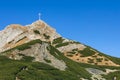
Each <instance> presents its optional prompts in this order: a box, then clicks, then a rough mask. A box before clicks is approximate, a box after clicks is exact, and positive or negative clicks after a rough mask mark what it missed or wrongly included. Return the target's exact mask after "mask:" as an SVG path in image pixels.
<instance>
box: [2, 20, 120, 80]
mask: <svg viewBox="0 0 120 80" xmlns="http://www.w3.org/2000/svg"><path fill="white" fill-rule="evenodd" d="M0 55H1V56H0V80H113V79H115V78H117V80H120V74H119V73H120V59H119V58H115V57H111V56H109V55H105V54H103V53H101V52H99V51H97V50H96V49H93V48H91V47H90V46H87V45H84V44H82V43H80V42H76V41H73V40H68V39H66V38H63V37H62V36H61V35H59V34H58V33H57V32H56V30H55V29H53V28H52V27H50V26H49V25H48V24H46V23H45V22H44V21H42V20H38V21H36V22H34V23H32V24H30V25H26V26H22V25H18V24H12V25H9V26H7V27H6V28H5V29H4V30H2V31H0Z"/></svg>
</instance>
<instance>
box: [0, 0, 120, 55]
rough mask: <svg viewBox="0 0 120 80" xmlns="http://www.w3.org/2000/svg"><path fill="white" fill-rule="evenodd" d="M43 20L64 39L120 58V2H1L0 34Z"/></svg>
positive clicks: (99, 0) (11, 0)
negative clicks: (6, 28) (9, 26)
mask: <svg viewBox="0 0 120 80" xmlns="http://www.w3.org/2000/svg"><path fill="white" fill-rule="evenodd" d="M39 12H41V13H42V20H44V21H45V22H47V23H48V24H49V25H51V26H52V27H53V28H55V29H56V30H57V32H58V33H60V34H61V35H62V36H63V37H66V38H69V39H73V40H76V41H79V42H82V43H84V44H87V45H89V46H92V47H93V48H96V49H97V50H99V51H101V52H103V53H106V54H108V55H112V56H116V57H120V1H119V0H1V1H0V30H2V29H4V28H5V26H7V25H9V24H13V23H14V24H22V25H26V24H31V23H32V22H34V21H36V20H37V19H38V13H39Z"/></svg>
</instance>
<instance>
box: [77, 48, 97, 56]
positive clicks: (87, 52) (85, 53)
mask: <svg viewBox="0 0 120 80" xmlns="http://www.w3.org/2000/svg"><path fill="white" fill-rule="evenodd" d="M79 53H80V54H82V57H88V56H92V55H94V54H95V51H93V50H91V49H90V48H89V47H87V48H85V49H84V50H80V51H79Z"/></svg>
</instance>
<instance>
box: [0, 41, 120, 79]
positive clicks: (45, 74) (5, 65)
mask: <svg viewBox="0 0 120 80" xmlns="http://www.w3.org/2000/svg"><path fill="white" fill-rule="evenodd" d="M35 43H39V44H41V43H42V41H40V40H33V41H31V42H29V43H26V44H23V45H20V46H17V47H15V48H13V49H10V50H8V51H5V52H3V53H2V54H5V53H8V54H9V53H10V51H11V50H15V49H18V50H25V49H28V48H30V47H31V45H34V44H35ZM54 43H56V42H54ZM48 44H49V43H48ZM47 50H48V51H49V53H50V54H51V55H53V56H55V57H56V58H57V59H59V60H63V61H64V62H65V63H66V65H67V68H66V70H65V71H60V70H58V69H56V68H54V67H52V66H50V65H48V64H44V63H40V62H32V60H33V59H34V58H32V57H29V56H24V57H23V59H21V60H11V59H8V58H7V57H5V56H0V80H15V79H16V78H19V79H21V80H80V78H85V79H88V80H92V79H91V78H90V77H91V76H92V75H91V74H90V73H89V72H87V71H86V69H85V68H95V69H99V70H102V71H105V69H106V68H108V69H119V70H120V67H110V66H108V67H107V66H96V65H90V64H84V63H78V62H75V61H72V60H71V59H68V58H67V57H65V56H64V55H63V53H61V52H60V51H58V50H57V49H56V48H55V47H53V46H52V45H50V44H49V47H47ZM83 53H84V52H83ZM101 55H104V54H101ZM105 56H107V55H105ZM107 57H108V58H110V59H111V60H113V61H114V62H116V63H119V62H118V61H119V60H120V59H118V58H113V57H109V56H107ZM116 73H120V72H119V71H118V72H115V73H110V74H108V75H103V76H104V77H105V78H106V79H107V80H111V77H112V78H113V76H115V75H116ZM116 76H119V74H117V75H116Z"/></svg>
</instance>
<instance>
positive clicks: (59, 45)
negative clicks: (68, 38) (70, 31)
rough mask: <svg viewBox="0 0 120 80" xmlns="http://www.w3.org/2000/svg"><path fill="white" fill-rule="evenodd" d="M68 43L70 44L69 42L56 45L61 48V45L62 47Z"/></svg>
mask: <svg viewBox="0 0 120 80" xmlns="http://www.w3.org/2000/svg"><path fill="white" fill-rule="evenodd" d="M67 45H69V42H65V43H60V44H57V45H56V46H55V47H56V48H59V47H62V46H67Z"/></svg>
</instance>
